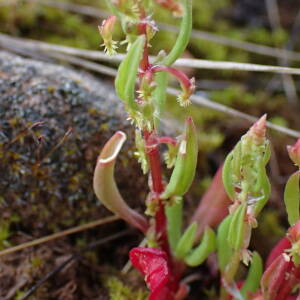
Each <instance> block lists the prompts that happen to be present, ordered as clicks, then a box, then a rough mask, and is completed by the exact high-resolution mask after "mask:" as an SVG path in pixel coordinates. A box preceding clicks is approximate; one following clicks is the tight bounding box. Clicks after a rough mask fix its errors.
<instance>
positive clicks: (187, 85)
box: [151, 66, 195, 107]
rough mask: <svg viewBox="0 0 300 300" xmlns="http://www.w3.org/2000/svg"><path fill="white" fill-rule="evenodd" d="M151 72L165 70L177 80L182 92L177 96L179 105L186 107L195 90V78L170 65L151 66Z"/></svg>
mask: <svg viewBox="0 0 300 300" xmlns="http://www.w3.org/2000/svg"><path fill="white" fill-rule="evenodd" d="M151 70H152V72H167V73H169V74H171V75H173V76H174V77H176V79H177V80H178V81H179V83H180V86H181V90H182V93H181V94H180V95H179V96H178V97H177V101H178V103H179V105H180V106H183V107H186V106H188V105H189V104H190V103H191V101H190V97H191V95H192V94H193V93H194V91H195V78H191V79H189V78H188V77H187V76H186V74H185V73H183V72H182V71H180V70H177V69H175V68H172V67H166V66H153V67H152V69H151Z"/></svg>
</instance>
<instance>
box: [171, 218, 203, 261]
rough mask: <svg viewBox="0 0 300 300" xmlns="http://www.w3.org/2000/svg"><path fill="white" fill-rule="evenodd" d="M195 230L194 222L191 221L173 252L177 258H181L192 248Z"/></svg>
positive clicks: (195, 224)
mask: <svg viewBox="0 0 300 300" xmlns="http://www.w3.org/2000/svg"><path fill="white" fill-rule="evenodd" d="M196 231H197V223H196V222H194V223H192V224H191V225H190V226H189V227H188V228H187V229H186V231H185V232H184V234H183V236H182V237H181V238H180V240H179V242H178V244H177V247H176V250H175V253H174V255H175V257H176V258H177V259H183V258H184V257H185V256H186V255H187V254H188V253H189V251H190V250H191V249H192V247H193V243H194V240H195V236H196Z"/></svg>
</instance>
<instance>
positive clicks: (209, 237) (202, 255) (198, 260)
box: [184, 227, 216, 267]
mask: <svg viewBox="0 0 300 300" xmlns="http://www.w3.org/2000/svg"><path fill="white" fill-rule="evenodd" d="M215 249H216V237H215V233H214V231H213V230H212V229H211V228H209V227H207V228H206V229H205V231H204V235H203V238H202V241H201V243H200V244H199V246H198V247H197V248H195V249H193V250H192V251H191V253H190V254H188V255H187V256H186V257H185V258H184V261H185V263H186V264H187V265H188V266H190V267H196V266H199V265H201V264H202V263H203V262H204V261H205V260H206V259H207V257H208V255H209V254H210V253H212V252H213V251H214V250H215Z"/></svg>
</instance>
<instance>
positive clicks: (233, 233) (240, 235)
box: [228, 203, 247, 250]
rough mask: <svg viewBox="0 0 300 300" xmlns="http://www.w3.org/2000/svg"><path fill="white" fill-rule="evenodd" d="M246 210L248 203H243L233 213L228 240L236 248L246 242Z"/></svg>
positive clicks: (239, 247)
mask: <svg viewBox="0 0 300 300" xmlns="http://www.w3.org/2000/svg"><path fill="white" fill-rule="evenodd" d="M246 212H247V203H242V204H241V205H240V206H239V207H238V208H237V209H236V211H235V212H234V213H233V215H232V220H231V222H230V226H229V232H228V242H229V245H230V246H231V247H232V248H233V249H234V250H239V249H241V248H242V246H243V243H244V236H245V225H246V223H245V215H246Z"/></svg>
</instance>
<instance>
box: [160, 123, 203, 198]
mask: <svg viewBox="0 0 300 300" xmlns="http://www.w3.org/2000/svg"><path fill="white" fill-rule="evenodd" d="M197 157H198V142H197V132H196V128H195V125H194V122H193V119H192V118H187V120H186V122H185V133H184V137H183V139H182V141H181V142H180V145H179V150H178V154H177V157H176V162H175V167H174V169H173V172H172V175H171V178H170V182H169V183H168V185H167V186H166V189H165V191H164V192H163V193H162V194H161V196H160V197H161V198H162V199H167V198H170V197H172V196H183V195H184V194H185V193H186V192H187V191H188V189H189V188H190V186H191V184H192V182H193V179H194V177H195V172H196V166H197Z"/></svg>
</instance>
